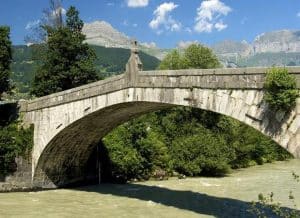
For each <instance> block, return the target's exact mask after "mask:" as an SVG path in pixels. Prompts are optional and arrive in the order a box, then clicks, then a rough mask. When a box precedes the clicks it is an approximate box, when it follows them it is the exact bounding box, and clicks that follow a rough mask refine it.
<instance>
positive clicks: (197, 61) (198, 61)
mask: <svg viewBox="0 0 300 218" xmlns="http://www.w3.org/2000/svg"><path fill="white" fill-rule="evenodd" d="M220 66H221V64H220V62H219V60H218V58H217V56H216V55H215V54H214V53H213V51H212V50H211V49H209V48H207V47H205V46H203V45H201V44H192V45H190V46H189V47H188V48H187V49H185V50H184V51H183V52H180V51H179V50H177V49H174V50H173V51H171V52H170V53H169V54H167V56H166V57H165V58H164V59H163V60H162V62H161V64H160V66H159V69H161V70H176V69H187V68H195V69H196V68H199V69H209V68H218V67H220Z"/></svg>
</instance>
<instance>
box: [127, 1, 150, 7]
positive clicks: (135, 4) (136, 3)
mask: <svg viewBox="0 0 300 218" xmlns="http://www.w3.org/2000/svg"><path fill="white" fill-rule="evenodd" d="M148 4H149V0H127V6H128V7H131V8H138V7H146V6H148Z"/></svg>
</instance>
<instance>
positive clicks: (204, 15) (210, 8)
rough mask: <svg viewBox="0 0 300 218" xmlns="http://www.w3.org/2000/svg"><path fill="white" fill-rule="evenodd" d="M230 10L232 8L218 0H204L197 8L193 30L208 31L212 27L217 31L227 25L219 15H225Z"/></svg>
mask: <svg viewBox="0 0 300 218" xmlns="http://www.w3.org/2000/svg"><path fill="white" fill-rule="evenodd" d="M231 11H232V9H231V8H230V7H229V6H227V5H225V4H224V3H223V2H221V1H220V0H204V1H203V2H202V3H201V5H200V6H199V8H198V9H197V17H196V19H195V21H196V24H195V26H194V30H195V31H196V32H199V33H201V32H207V33H210V32H212V31H213V30H214V29H216V30H218V31H221V30H223V29H226V28H227V25H226V24H224V23H223V21H222V20H221V19H220V17H222V16H226V15H227V14H228V13H230V12H231Z"/></svg>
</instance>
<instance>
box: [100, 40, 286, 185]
mask: <svg viewBox="0 0 300 218" xmlns="http://www.w3.org/2000/svg"><path fill="white" fill-rule="evenodd" d="M187 57H189V58H188V61H187ZM203 60H206V61H204V62H203ZM218 66H219V63H218V61H217V59H216V57H215V56H214V54H213V53H212V52H211V50H209V49H207V48H205V47H203V46H201V45H192V46H190V47H189V48H187V50H186V51H185V52H184V53H183V54H180V53H179V52H178V51H176V50H174V51H172V52H171V53H170V54H169V55H167V56H166V58H165V59H164V60H163V61H162V63H161V65H160V69H168V68H171V69H181V68H190V67H193V68H215V67H218ZM104 144H105V145H106V148H107V151H108V156H109V157H110V161H109V162H110V163H107V162H106V163H103V164H104V165H105V164H111V167H110V169H112V178H113V179H117V178H118V179H119V178H120V177H123V178H124V179H123V180H128V179H133V178H138V179H147V178H149V177H150V176H157V175H159V176H161V175H165V174H168V173H169V174H172V173H173V172H174V171H176V172H178V173H180V174H184V175H187V176H200V175H208V176H222V175H225V174H227V173H228V172H230V169H231V168H241V167H249V166H252V165H255V164H263V163H266V162H272V161H274V160H284V159H287V158H290V157H291V156H290V154H288V153H287V151H285V150H284V149H283V148H281V147H280V146H279V145H277V144H276V143H274V142H273V141H272V140H271V139H270V138H268V137H265V136H263V135H262V134H261V133H259V132H258V131H256V130H254V129H253V128H250V127H248V126H246V125H245V124H242V123H240V122H238V121H236V120H233V119H231V118H228V117H226V116H223V115H220V114H216V113H213V112H208V111H203V110H200V109H195V108H188V107H174V108H172V109H167V110H162V111H159V112H155V113H151V114H147V115H144V116H142V117H140V118H138V119H135V120H133V121H130V122H128V123H125V124H124V125H121V126H120V127H118V128H116V129H115V130H114V131H112V132H111V133H110V134H109V135H107V136H106V137H105V138H104Z"/></svg>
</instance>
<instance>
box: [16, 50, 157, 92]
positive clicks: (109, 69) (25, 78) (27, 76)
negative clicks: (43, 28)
mask: <svg viewBox="0 0 300 218" xmlns="http://www.w3.org/2000/svg"><path fill="white" fill-rule="evenodd" d="M91 47H92V48H93V49H95V52H96V55H97V60H96V61H95V66H96V68H97V69H98V72H99V74H100V75H101V76H102V77H107V76H110V75H112V74H119V73H123V72H124V71H125V66H126V63H127V61H128V59H129V56H130V50H129V49H124V48H105V47H103V46H91ZM140 58H141V61H142V63H143V68H144V70H154V69H156V68H157V67H158V65H159V63H160V61H159V60H158V59H157V58H155V57H153V56H150V55H148V54H145V53H144V52H140ZM11 67H12V75H11V80H12V81H13V82H14V83H15V85H16V87H17V88H18V91H19V92H21V93H26V92H29V89H30V85H31V81H32V80H33V78H34V72H35V71H36V69H37V62H36V61H35V60H34V59H33V57H32V47H28V46H25V45H20V46H13V63H12V66H11Z"/></svg>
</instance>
